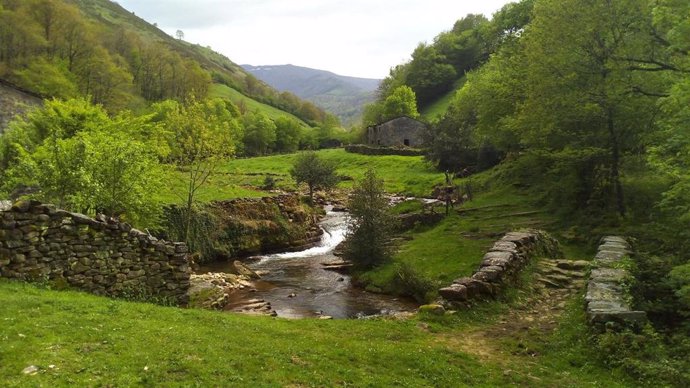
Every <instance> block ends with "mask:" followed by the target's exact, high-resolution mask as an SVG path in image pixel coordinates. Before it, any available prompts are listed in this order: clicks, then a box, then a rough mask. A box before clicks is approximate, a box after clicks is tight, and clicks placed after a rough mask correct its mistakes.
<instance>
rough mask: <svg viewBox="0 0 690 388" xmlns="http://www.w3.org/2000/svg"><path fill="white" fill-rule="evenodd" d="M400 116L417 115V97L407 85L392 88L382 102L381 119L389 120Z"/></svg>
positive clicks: (413, 116)
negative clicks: (391, 91)
mask: <svg viewBox="0 0 690 388" xmlns="http://www.w3.org/2000/svg"><path fill="white" fill-rule="evenodd" d="M400 116H410V117H412V118H417V117H419V112H418V111H417V99H416V98H415V93H414V92H413V91H412V88H410V87H409V86H400V87H397V88H395V89H394V90H393V93H391V95H390V96H388V97H387V98H386V100H385V101H384V102H383V109H382V120H383V121H385V120H389V119H392V118H396V117H400Z"/></svg>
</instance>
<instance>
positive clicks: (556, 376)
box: [0, 280, 625, 387]
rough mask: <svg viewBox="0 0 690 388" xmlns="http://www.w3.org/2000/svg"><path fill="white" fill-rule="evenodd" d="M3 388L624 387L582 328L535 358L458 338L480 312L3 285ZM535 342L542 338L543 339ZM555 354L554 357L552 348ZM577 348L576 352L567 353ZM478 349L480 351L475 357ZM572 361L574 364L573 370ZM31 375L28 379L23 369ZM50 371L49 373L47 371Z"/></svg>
mask: <svg viewBox="0 0 690 388" xmlns="http://www.w3.org/2000/svg"><path fill="white" fill-rule="evenodd" d="M0 298H1V299H2V300H3V309H2V313H0V319H1V320H2V331H1V332H0V344H1V345H2V346H0V376H1V377H0V382H2V385H3V386H6V387H15V386H50V385H52V386H133V385H143V386H217V385H219V384H220V385H225V386H372V387H383V386H404V387H405V386H407V387H458V386H487V387H489V386H504V385H511V384H520V385H524V384H529V385H531V386H555V385H565V386H581V385H583V384H588V385H600V386H607V387H608V386H622V385H623V384H622V383H624V382H625V380H622V379H621V376H618V375H616V374H613V375H611V374H610V372H609V371H607V370H605V369H603V368H601V367H597V366H596V364H594V363H592V362H591V360H590V361H587V357H591V353H590V352H589V351H588V350H587V348H586V346H584V345H586V344H584V345H579V346H577V347H569V348H568V349H567V350H565V349H564V348H563V347H562V346H561V345H566V346H571V345H572V341H579V340H581V339H582V334H583V333H582V330H584V329H583V327H582V326H581V325H579V323H578V325H575V326H573V325H572V322H580V321H581V318H582V317H576V319H574V320H570V319H568V320H564V324H565V325H570V326H566V328H567V330H570V331H571V333H566V334H568V335H567V336H565V337H564V336H562V335H560V334H559V335H557V336H554V337H553V338H549V341H547V344H546V345H544V346H543V347H544V349H543V354H542V355H540V357H539V358H525V357H524V356H521V355H513V354H511V353H510V352H509V351H510V349H511V348H512V347H514V346H515V345H514V344H511V343H501V342H497V343H496V344H491V346H492V347H493V346H498V348H497V350H498V353H496V355H495V356H496V357H495V358H494V357H492V358H489V359H486V358H484V357H481V356H479V355H477V354H476V353H475V352H474V351H473V350H472V349H471V348H468V347H467V346H465V345H462V346H461V344H462V339H463V333H466V332H471V331H474V330H478V329H481V327H483V326H486V325H491V324H493V322H495V321H496V319H497V318H498V317H500V314H501V313H502V312H503V311H505V308H506V305H505V304H504V303H501V302H492V303H487V304H486V305H484V306H481V307H479V308H478V309H476V310H474V311H473V312H468V314H466V315H459V316H455V317H451V318H448V319H449V320H448V321H446V322H436V321H434V320H433V319H432V321H429V322H421V321H418V320H402V321H401V320H383V319H379V320H334V321H323V320H311V319H305V320H296V321H295V320H285V319H275V318H268V317H251V316H242V315H235V314H229V313H220V312H214V311H205V310H185V309H178V308H173V307H160V306H154V305H149V304H142V303H134V302H126V301H118V300H111V299H106V298H103V297H97V296H91V295H87V294H83V293H78V292H72V291H61V292H58V291H51V290H47V289H42V288H38V287H36V286H32V285H26V284H23V283H18V282H10V281H6V280H0ZM542 340H543V338H542ZM551 343H557V344H558V346H550V345H549V344H551ZM575 345H577V344H575ZM476 350H486V349H476ZM574 358H576V359H578V360H579V361H578V362H577V363H573V362H572V360H573V359H574ZM30 365H35V366H37V367H38V368H39V372H38V373H37V374H35V375H25V374H23V373H22V370H23V369H24V368H26V367H28V366H30ZM51 366H52V367H51Z"/></svg>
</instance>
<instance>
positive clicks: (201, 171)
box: [166, 100, 240, 242]
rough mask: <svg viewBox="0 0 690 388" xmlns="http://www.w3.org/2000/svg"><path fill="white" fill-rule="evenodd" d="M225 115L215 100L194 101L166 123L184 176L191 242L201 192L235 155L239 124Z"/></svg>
mask: <svg viewBox="0 0 690 388" xmlns="http://www.w3.org/2000/svg"><path fill="white" fill-rule="evenodd" d="M219 109H220V110H221V113H222V102H221V104H218V103H216V101H215V100H212V101H206V102H204V101H196V100H191V101H189V102H188V104H187V105H181V104H180V105H178V106H177V109H175V110H173V111H171V112H170V113H169V114H168V117H167V120H166V121H167V124H168V126H169V128H170V129H171V130H172V132H173V136H174V137H173V145H172V146H171V150H172V154H171V157H172V158H173V160H174V162H175V164H176V166H177V168H178V170H179V171H181V172H182V173H183V174H184V175H185V176H186V178H185V184H184V191H183V192H182V193H181V197H182V199H183V201H184V211H185V217H184V219H185V221H184V223H185V224H184V239H185V241H187V242H189V241H188V240H189V231H190V226H191V222H192V214H193V208H194V206H195V203H196V198H197V195H198V193H199V190H200V189H201V188H202V187H204V186H205V185H206V183H207V182H208V179H209V178H210V177H211V175H213V173H215V172H216V171H217V170H218V168H219V166H220V164H221V162H222V161H223V160H224V159H225V158H228V157H230V156H232V155H234V152H235V142H234V139H236V137H237V135H236V133H237V132H239V130H240V128H239V123H238V122H237V120H234V119H231V117H232V116H231V114H230V113H229V112H228V113H227V114H218V113H219Z"/></svg>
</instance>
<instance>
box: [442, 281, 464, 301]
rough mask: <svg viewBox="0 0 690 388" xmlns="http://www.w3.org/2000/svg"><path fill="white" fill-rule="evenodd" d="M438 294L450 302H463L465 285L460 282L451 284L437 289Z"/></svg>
mask: <svg viewBox="0 0 690 388" xmlns="http://www.w3.org/2000/svg"><path fill="white" fill-rule="evenodd" d="M438 293H439V295H441V296H442V297H443V298H444V299H446V300H449V301H452V302H464V301H466V300H467V287H466V286H464V285H461V284H451V285H450V286H448V287H444V288H441V289H440V290H438Z"/></svg>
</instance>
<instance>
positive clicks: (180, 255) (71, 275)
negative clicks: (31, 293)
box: [0, 201, 191, 304]
mask: <svg viewBox="0 0 690 388" xmlns="http://www.w3.org/2000/svg"><path fill="white" fill-rule="evenodd" d="M189 264H190V263H189V260H188V255H187V246H186V244H184V243H171V242H167V241H162V240H158V239H156V238H155V237H152V236H150V235H149V234H147V233H144V232H141V231H139V230H136V229H132V227H131V226H130V225H128V224H125V223H120V222H118V221H116V220H112V219H106V218H105V217H103V216H101V217H97V219H93V218H89V217H87V216H84V215H82V214H76V213H70V212H67V211H65V210H58V209H56V208H55V207H54V206H53V205H46V204H42V203H40V202H36V201H20V202H17V203H15V204H14V205H13V206H11V207H10V208H9V209H4V210H3V209H0V277H4V278H13V279H22V280H39V281H40V280H49V281H59V280H64V281H66V283H67V284H68V285H69V286H71V287H74V288H77V289H81V290H84V291H88V292H91V293H94V294H98V295H111V296H128V295H129V296H139V297H162V298H165V299H168V300H173V301H175V302H177V303H179V304H185V303H186V302H187V291H188V289H189V278H190V275H191V268H190V265H189Z"/></svg>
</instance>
